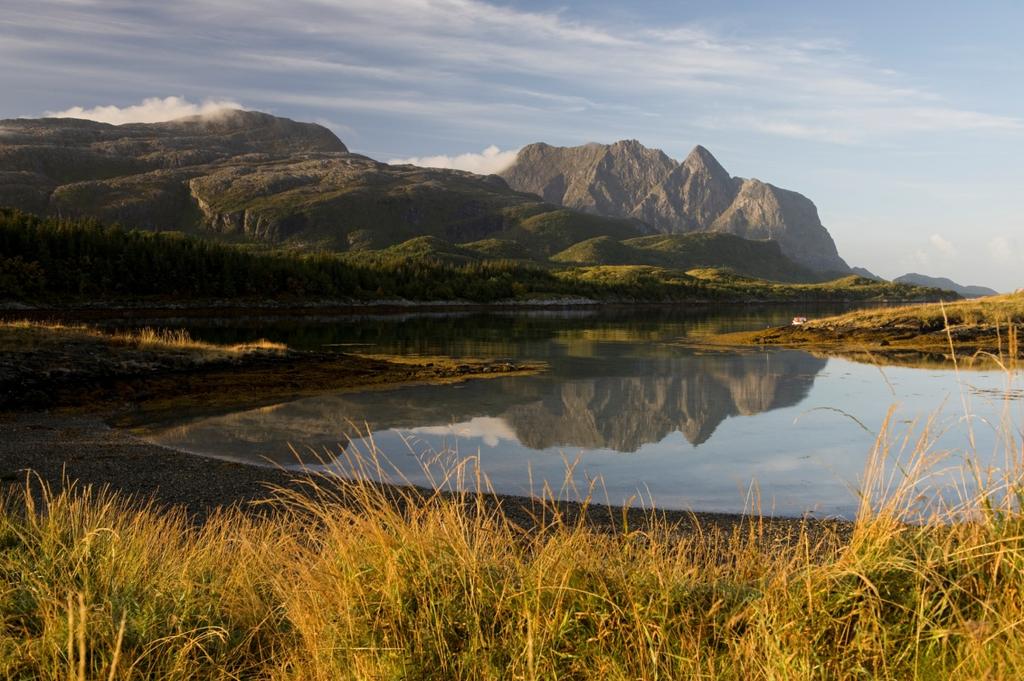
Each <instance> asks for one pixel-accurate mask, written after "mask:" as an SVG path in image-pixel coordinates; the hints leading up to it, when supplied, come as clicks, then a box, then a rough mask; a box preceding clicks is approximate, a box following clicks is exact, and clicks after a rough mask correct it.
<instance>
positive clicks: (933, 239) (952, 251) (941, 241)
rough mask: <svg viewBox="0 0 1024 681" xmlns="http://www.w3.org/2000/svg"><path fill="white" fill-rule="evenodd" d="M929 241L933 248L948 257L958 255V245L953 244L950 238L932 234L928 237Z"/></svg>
mask: <svg viewBox="0 0 1024 681" xmlns="http://www.w3.org/2000/svg"><path fill="white" fill-rule="evenodd" d="M928 243H930V244H931V245H932V248H934V249H935V250H936V251H938V252H939V253H941V254H942V255H944V256H946V257H947V258H952V257H953V256H955V255H956V247H954V246H953V243H952V242H951V241H949V239H946V238H944V237H943V236H942V235H941V234H932V235H931V236H930V237H928Z"/></svg>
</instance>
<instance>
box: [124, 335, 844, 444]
mask: <svg viewBox="0 0 1024 681" xmlns="http://www.w3.org/2000/svg"><path fill="white" fill-rule="evenodd" d="M562 341H563V343H564V345H563V352H562V353H556V352H552V353H550V354H549V357H551V358H553V359H554V361H553V363H552V364H551V368H550V370H549V371H548V372H546V373H544V374H541V375H538V376H532V377H515V378H497V379H490V380H483V381H471V382H468V383H465V384H461V385H457V386H417V387H408V388H403V389H397V390H387V391H376V392H368V393H364V394H332V395H319V396H315V397H308V398H304V399H300V400H296V401H294V402H288V403H285V404H279V405H275V406H272V407H264V408H260V409H252V410H247V411H241V412H236V413H232V414H226V415H219V416H210V417H206V418H199V419H196V420H194V421H192V422H189V423H183V424H177V425H174V426H172V427H169V428H154V429H145V428H143V429H142V432H144V433H146V434H147V435H148V436H149V437H151V438H153V439H155V440H158V441H160V442H161V443H162V444H165V445H169V446H172V447H177V448H180V449H186V450H194V451H202V452H206V453H215V454H217V455H220V456H227V457H230V458H237V459H241V460H246V461H250V462H260V461H261V460H266V461H270V462H274V463H291V462H292V461H293V460H294V455H293V454H292V453H291V451H290V446H291V445H301V447H302V448H303V449H304V450H305V451H309V450H312V451H315V452H316V453H317V454H318V455H331V453H334V454H336V453H337V452H338V451H339V449H340V448H343V447H344V444H345V443H346V442H347V441H348V438H349V436H350V435H352V434H353V433H354V432H356V431H361V430H363V429H364V428H369V429H371V430H374V431H381V430H393V429H399V430H407V431H410V432H412V433H418V434H442V433H447V434H452V433H453V432H454V433H455V434H456V435H460V436H462V437H467V438H473V437H480V438H483V441H484V443H485V444H487V445H489V446H496V445H497V443H499V442H500V441H514V442H516V443H517V444H519V445H521V446H524V447H527V448H530V449H535V450H543V449H550V448H556V447H561V448H570V449H581V450H588V449H605V450H612V451H615V452H620V453H631V452H636V451H637V450H639V449H640V448H641V447H643V446H644V445H646V444H650V443H657V442H661V441H662V440H664V439H665V438H666V437H667V436H668V435H670V434H672V433H676V432H678V433H681V434H682V435H683V437H684V438H685V439H686V441H687V442H689V443H690V444H692V445H694V446H697V445H701V444H703V443H705V442H707V441H708V440H709V439H710V438H711V437H712V436H713V434H714V432H715V430H716V429H717V428H718V427H719V425H720V424H721V423H722V422H723V421H724V420H725V419H727V418H729V417H734V416H751V415H754V414H758V413H761V412H764V411H769V410H772V409H778V408H781V407H790V406H793V405H796V404H798V403H800V401H801V400H803V399H804V398H805V397H806V396H807V394H808V391H809V390H810V388H811V386H812V384H813V382H814V377H815V376H816V375H817V374H818V372H820V371H821V370H822V368H823V367H824V366H825V364H826V360H824V359H820V358H817V357H812V356H811V355H808V354H806V353H803V352H797V351H766V352H750V353H742V354H740V353H731V352H730V353H726V352H717V353H709V354H701V353H697V352H694V351H692V350H688V349H682V348H677V347H673V346H670V345H667V344H661V345H659V346H657V347H651V346H646V345H644V344H637V343H635V342H631V343H625V342H622V341H618V342H616V343H614V344H607V343H604V342H602V343H598V344H597V346H595V347H591V348H588V350H587V351H586V352H584V353H581V352H580V347H579V345H578V344H577V343H576V342H575V341H573V340H567V339H564V338H563V339H562ZM590 342H592V341H590ZM451 424H459V425H458V428H457V429H456V430H455V431H452V429H451Z"/></svg>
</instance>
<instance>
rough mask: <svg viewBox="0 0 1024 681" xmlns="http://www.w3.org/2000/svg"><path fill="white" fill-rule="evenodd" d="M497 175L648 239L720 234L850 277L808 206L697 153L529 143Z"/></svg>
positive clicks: (631, 143)
mask: <svg viewBox="0 0 1024 681" xmlns="http://www.w3.org/2000/svg"><path fill="white" fill-rule="evenodd" d="M501 176H502V177H503V178H504V179H505V180H506V181H507V182H508V184H509V186H510V187H512V188H513V189H516V190H519V191H523V192H529V193H532V194H535V195H537V196H540V197H542V198H543V199H544V200H545V201H548V202H551V203H555V204H559V205H563V206H566V207H569V208H574V209H576V210H581V211H585V212H588V213H594V214H597V215H605V216H609V217H620V218H633V219H636V220H639V221H641V222H642V223H643V224H644V225H646V227H647V228H648V230H649V231H651V232H653V233H661V234H687V233H690V232H721V233H728V234H734V235H736V236H740V237H743V238H746V239H756V240H771V241H776V242H778V244H779V246H780V248H781V249H782V252H783V254H785V255H786V256H787V257H789V258H790V259H792V260H794V261H795V262H797V263H799V264H801V265H803V266H806V267H809V268H811V269H814V270H817V271H823V272H826V271H827V272H837V273H847V272H849V267H848V266H847V264H846V262H844V261H843V259H842V258H840V257H839V253H838V251H837V250H836V246H835V243H834V242H833V241H832V237H831V236H830V235H829V233H828V231H827V230H826V229H825V228H824V227H823V226H822V224H821V221H820V219H819V218H818V211H817V208H815V206H814V204H813V203H812V202H811V201H810V200H809V199H807V198H806V197H804V196H802V195H801V194H798V193H796V192H792V191H788V190H785V189H780V188H778V187H776V186H774V185H771V184H767V183H765V182H761V181H760V180H756V179H743V178H739V177H731V176H730V175H729V173H728V172H726V170H725V169H724V168H723V167H722V165H721V164H720V163H719V162H718V161H717V160H716V159H715V157H714V156H713V155H712V154H711V152H709V151H708V150H707V149H705V148H704V147H702V146H697V147H694V149H693V151H691V152H690V154H689V155H688V156H687V157H686V159H684V160H683V161H682V162H681V163H679V162H677V161H674V160H672V159H671V158H669V157H668V156H667V155H666V154H665V153H664V152H662V151H660V150H658V149H648V148H647V147H645V146H643V145H642V144H640V143H639V142H637V141H636V140H622V141H619V142H615V143H613V144H607V145H603V144H596V143H590V144H585V145H583V146H579V147H553V146H550V145H548V144H543V143H538V144H530V145H528V146H526V147H524V148H523V149H522V150H521V151H520V152H519V154H518V156H517V157H516V160H515V162H514V163H513V164H512V165H511V166H510V167H509V168H508V169H506V170H505V171H503V172H502V173H501Z"/></svg>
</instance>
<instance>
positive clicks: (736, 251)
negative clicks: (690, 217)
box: [551, 233, 827, 282]
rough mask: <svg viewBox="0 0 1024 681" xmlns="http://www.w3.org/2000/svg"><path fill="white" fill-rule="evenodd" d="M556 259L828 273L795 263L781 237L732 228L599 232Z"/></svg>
mask: <svg viewBox="0 0 1024 681" xmlns="http://www.w3.org/2000/svg"><path fill="white" fill-rule="evenodd" d="M551 259H552V260H553V261H556V262H563V263H573V264H583V265H634V264H635V265H657V266H659V267H666V268H672V269H679V270H690V269H694V268H724V269H729V270H733V271H735V272H737V273H740V274H744V275H747V276H750V277H755V278H758V279H768V280H772V281H788V282H812V281H821V280H822V279H824V278H827V277H822V276H821V274H820V273H817V272H813V271H811V270H809V269H807V268H806V267H801V266H800V265H797V264H795V263H794V262H793V261H792V260H790V259H789V258H787V257H786V256H784V255H783V254H782V251H781V250H780V249H779V245H778V244H777V243H775V242H771V241H753V240H749V239H742V238H740V237H736V236H732V235H730V234H702V233H698V234H670V235H655V236H644V237H636V238H632V239H626V240H623V241H616V240H614V239H611V238H610V237H595V238H593V239H588V240H587V241H582V242H580V243H577V244H574V245H573V246H571V247H570V248H567V249H565V250H564V251H562V252H560V253H557V254H555V255H554V256H552V258H551Z"/></svg>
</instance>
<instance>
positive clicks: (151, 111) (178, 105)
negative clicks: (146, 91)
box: [46, 97, 242, 125]
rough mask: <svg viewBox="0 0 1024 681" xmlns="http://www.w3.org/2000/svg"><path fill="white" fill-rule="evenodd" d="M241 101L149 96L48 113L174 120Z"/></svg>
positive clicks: (112, 119) (120, 119)
mask: <svg viewBox="0 0 1024 681" xmlns="http://www.w3.org/2000/svg"><path fill="white" fill-rule="evenodd" d="M241 108H242V105H241V104H239V103H238V102H234V101H231V100H226V99H207V100H204V101H203V102H202V103H201V104H193V103H192V102H190V101H188V100H187V99H185V98H184V97H164V98H162V99H161V98H160V97H147V98H146V99H144V100H142V102H141V103H140V104H132V105H130V106H124V107H120V106H116V105H114V104H110V105H107V106H94V107H92V108H91V109H86V108H84V107H81V106H73V107H71V108H70V109H64V110H63V111H47V112H46V115H47V116H52V117H55V118H85V119H87V120H90V121H99V122H101V123H112V124H114V125H120V124H122V123H159V122H161V121H171V120H174V119H175V118H183V117H185V116H215V115H217V114H218V113H220V112H222V111H225V110H228V109H241Z"/></svg>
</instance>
